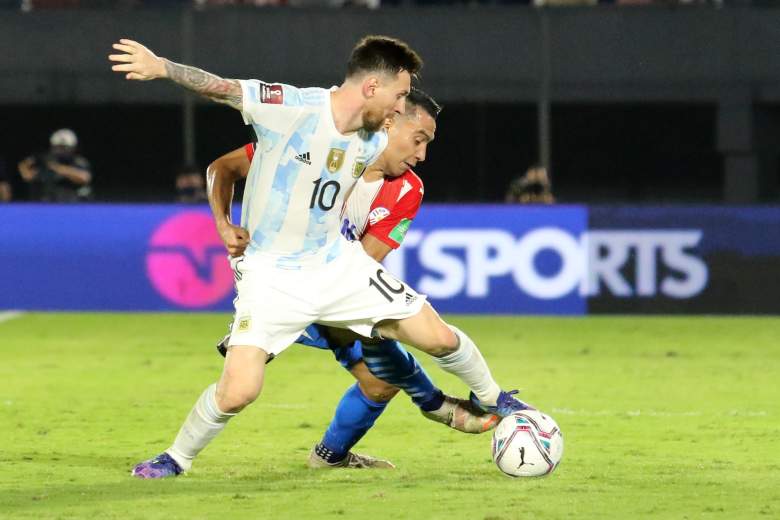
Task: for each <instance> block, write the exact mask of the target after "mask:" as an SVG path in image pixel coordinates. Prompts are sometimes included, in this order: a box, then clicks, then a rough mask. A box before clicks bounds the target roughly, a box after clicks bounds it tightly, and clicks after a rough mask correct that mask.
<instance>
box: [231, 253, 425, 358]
mask: <svg viewBox="0 0 780 520" xmlns="http://www.w3.org/2000/svg"><path fill="white" fill-rule="evenodd" d="M343 240H344V242H343V243H342V244H341V246H342V247H341V254H340V255H339V256H338V257H336V258H335V259H334V260H332V261H331V262H330V263H327V264H324V265H320V266H316V267H311V268H304V269H298V270H294V269H283V268H279V267H276V266H275V265H274V264H272V263H270V261H267V260H264V259H259V257H258V256H254V257H252V258H247V259H241V258H239V259H233V260H232V261H231V265H233V267H234V271H235V275H236V290H237V292H238V296H237V297H236V299H235V300H234V302H233V303H234V305H235V309H236V313H235V316H234V319H233V325H232V328H231V332H230V341H229V343H228V345H229V346H231V347H232V346H235V345H247V346H254V347H259V348H261V349H263V350H265V351H266V352H267V353H268V354H273V355H276V354H279V353H280V352H282V351H283V350H284V349H286V348H287V347H288V346H290V345H291V344H292V343H293V342H294V341H295V340H296V339H298V337H299V336H300V335H301V333H302V332H303V330H304V329H305V328H306V327H308V326H309V325H310V324H312V323H314V322H317V323H320V324H323V325H328V326H332V327H339V328H344V329H351V330H353V331H354V332H356V333H358V334H360V335H362V336H366V337H371V335H372V333H373V329H374V326H375V325H376V324H377V323H378V322H380V321H382V320H388V319H403V318H408V317H410V316H414V315H415V314H417V313H418V312H420V310H421V309H422V306H423V305H424V304H425V296H424V295H421V294H418V293H417V292H416V291H415V290H414V289H412V288H411V287H409V286H407V285H406V284H404V283H403V282H401V281H399V280H398V279H397V278H395V277H394V276H392V275H390V274H389V273H388V272H387V271H385V268H384V267H383V266H382V264H380V263H378V262H377V261H376V260H374V259H373V258H371V257H370V256H368V255H367V254H366V252H365V251H364V250H363V246H362V245H361V244H360V242H348V241H347V240H346V239H343Z"/></svg>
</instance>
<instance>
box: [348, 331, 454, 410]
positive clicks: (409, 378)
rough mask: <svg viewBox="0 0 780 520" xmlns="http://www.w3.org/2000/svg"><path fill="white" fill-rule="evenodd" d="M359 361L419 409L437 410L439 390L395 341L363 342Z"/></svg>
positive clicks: (440, 392) (412, 357)
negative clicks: (403, 394)
mask: <svg viewBox="0 0 780 520" xmlns="http://www.w3.org/2000/svg"><path fill="white" fill-rule="evenodd" d="M363 361H365V362H366V366H367V367H368V370H369V371H370V372H371V373H372V374H374V375H375V376H376V377H378V378H379V379H381V380H383V381H386V382H388V383H390V384H391V385H393V386H397V387H398V388H400V389H401V390H403V391H404V392H406V393H407V395H408V396H409V397H411V398H412V401H413V402H414V404H416V405H417V406H419V407H420V408H421V409H423V410H425V411H431V410H438V409H439V408H440V407H441V405H442V403H443V402H444V394H443V393H442V391H441V390H439V389H438V388H436V386H435V385H434V384H433V381H431V378H430V377H428V374H426V373H425V370H424V369H423V367H421V366H420V364H419V363H418V362H417V360H416V359H415V358H414V356H413V355H411V354H410V353H409V352H407V351H406V350H405V349H404V348H403V347H402V346H401V344H400V343H398V342H397V341H395V340H392V339H385V340H382V341H381V342H380V343H378V344H376V345H366V344H363Z"/></svg>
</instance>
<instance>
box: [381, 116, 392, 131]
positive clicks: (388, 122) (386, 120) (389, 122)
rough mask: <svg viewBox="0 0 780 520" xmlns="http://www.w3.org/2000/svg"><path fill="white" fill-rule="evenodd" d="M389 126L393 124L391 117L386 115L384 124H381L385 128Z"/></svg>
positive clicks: (387, 128)
mask: <svg viewBox="0 0 780 520" xmlns="http://www.w3.org/2000/svg"><path fill="white" fill-rule="evenodd" d="M391 126H393V118H392V117H388V118H387V119H385V124H384V125H383V127H384V129H385V130H389V129H390V127H391Z"/></svg>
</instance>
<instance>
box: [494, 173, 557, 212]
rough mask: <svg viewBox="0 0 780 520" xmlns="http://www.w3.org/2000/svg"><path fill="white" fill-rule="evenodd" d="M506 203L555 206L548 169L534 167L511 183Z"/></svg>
mask: <svg viewBox="0 0 780 520" xmlns="http://www.w3.org/2000/svg"><path fill="white" fill-rule="evenodd" d="M505 201H506V202H508V203H513V204H554V203H555V197H554V196H553V194H552V183H551V182H550V176H549V175H547V168H545V167H544V166H541V165H538V164H537V165H534V166H531V167H530V168H528V170H526V172H525V175H522V176H520V177H518V178H516V179H515V180H513V181H512V182H511V184H510V185H509V190H507V192H506V198H505Z"/></svg>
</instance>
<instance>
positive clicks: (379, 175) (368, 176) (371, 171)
mask: <svg viewBox="0 0 780 520" xmlns="http://www.w3.org/2000/svg"><path fill="white" fill-rule="evenodd" d="M383 159H384V157H382V156H380V157H379V159H377V161H376V162H375V163H374V164H372V165H371V166H369V167H368V168H366V173H364V174H363V181H365V182H375V181H378V180H380V179H384V178H385V169H384V160H383Z"/></svg>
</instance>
